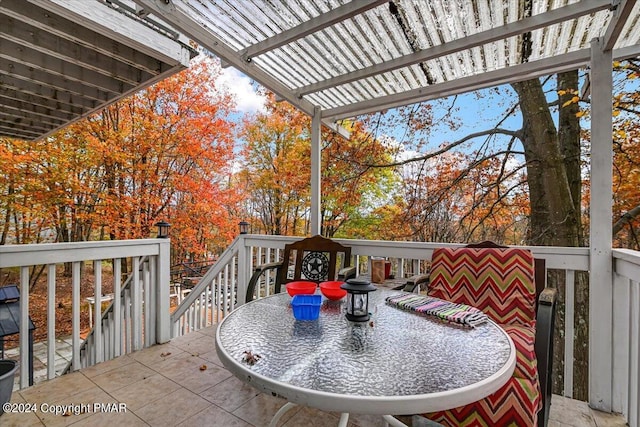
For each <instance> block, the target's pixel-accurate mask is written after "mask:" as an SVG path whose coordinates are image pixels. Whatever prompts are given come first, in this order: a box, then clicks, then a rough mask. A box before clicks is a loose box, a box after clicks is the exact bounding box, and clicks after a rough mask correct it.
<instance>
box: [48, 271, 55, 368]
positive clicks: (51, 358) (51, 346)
mask: <svg viewBox="0 0 640 427" xmlns="http://www.w3.org/2000/svg"><path fill="white" fill-rule="evenodd" d="M55 365H56V265H55V264H49V265H47V379H52V378H54V377H55V376H56V366H55Z"/></svg>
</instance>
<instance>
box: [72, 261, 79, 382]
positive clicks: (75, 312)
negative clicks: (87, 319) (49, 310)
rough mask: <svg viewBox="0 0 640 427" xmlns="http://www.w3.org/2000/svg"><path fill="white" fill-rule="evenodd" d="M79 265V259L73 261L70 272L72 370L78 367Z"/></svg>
mask: <svg viewBox="0 0 640 427" xmlns="http://www.w3.org/2000/svg"><path fill="white" fill-rule="evenodd" d="M80 267H81V262H80V261H76V262H74V263H73V265H72V273H71V283H72V285H71V300H72V302H71V318H72V320H71V334H72V337H71V348H72V352H73V353H72V354H73V356H72V360H73V370H74V371H77V370H78V369H80Z"/></svg>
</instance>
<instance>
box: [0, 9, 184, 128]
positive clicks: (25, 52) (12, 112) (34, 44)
mask: <svg viewBox="0 0 640 427" xmlns="http://www.w3.org/2000/svg"><path fill="white" fill-rule="evenodd" d="M132 16H136V13H135V8H133V9H131V8H126V7H125V5H120V6H118V5H114V4H110V2H102V1H77V0H73V1H67V0H29V1H26V0H2V2H0V105H1V107H2V108H0V136H6V137H13V138H19V139H24V140H34V139H38V138H42V137H46V136H48V135H50V134H52V133H53V132H55V131H57V130H59V129H61V128H62V127H64V126H66V125H68V124H69V123H72V122H74V121H76V120H79V119H81V118H83V117H87V116H89V115H90V114H92V113H94V112H96V111H99V110H100V109H102V108H104V107H105V106H106V105H108V104H110V103H112V102H114V101H117V100H118V99H121V98H122V97H124V96H127V95H131V94H133V93H135V92H137V91H139V90H140V89H142V88H144V87H146V86H148V85H150V84H153V83H154V82H157V81H159V80H162V79H164V78H166V77H168V76H170V75H171V74H174V73H176V72H178V71H180V70H183V69H184V68H186V67H188V66H189V60H190V59H191V57H193V56H194V55H195V51H194V50H193V49H191V48H189V47H188V46H187V45H186V44H185V43H183V42H182V41H181V40H180V35H179V34H178V33H177V32H176V31H175V30H170V29H169V28H167V27H166V26H163V25H159V23H156V22H153V21H152V20H149V19H147V20H145V19H135V20H134V19H131V17H132ZM136 18H137V16H136Z"/></svg>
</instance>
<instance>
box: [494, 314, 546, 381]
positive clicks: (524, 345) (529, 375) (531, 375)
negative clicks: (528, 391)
mask: <svg viewBox="0 0 640 427" xmlns="http://www.w3.org/2000/svg"><path fill="white" fill-rule="evenodd" d="M500 326H502V328H503V329H504V330H505V332H506V333H507V334H509V336H510V337H511V340H513V345H514V346H515V347H516V369H515V371H514V372H513V376H514V377H516V378H525V379H528V380H529V381H531V382H533V383H535V382H538V362H537V359H536V349H535V343H536V331H535V329H534V328H532V327H531V326H524V325H500Z"/></svg>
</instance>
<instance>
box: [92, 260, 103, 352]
mask: <svg viewBox="0 0 640 427" xmlns="http://www.w3.org/2000/svg"><path fill="white" fill-rule="evenodd" d="M93 275H94V282H95V283H94V288H95V289H94V296H95V307H94V312H93V314H94V316H95V317H94V320H93V324H94V325H95V326H94V334H95V336H96V339H95V340H94V351H95V359H94V360H95V362H96V363H100V362H102V339H101V338H102V337H101V336H100V335H102V261H101V260H95V261H93Z"/></svg>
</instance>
